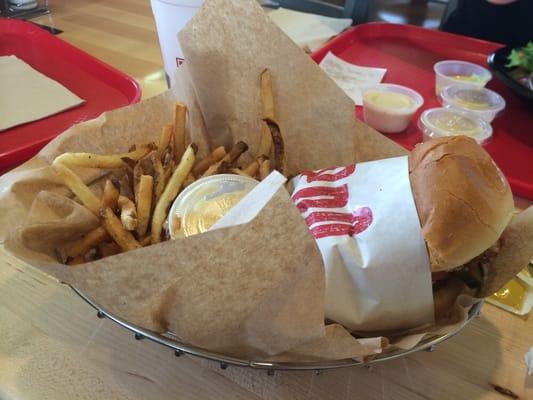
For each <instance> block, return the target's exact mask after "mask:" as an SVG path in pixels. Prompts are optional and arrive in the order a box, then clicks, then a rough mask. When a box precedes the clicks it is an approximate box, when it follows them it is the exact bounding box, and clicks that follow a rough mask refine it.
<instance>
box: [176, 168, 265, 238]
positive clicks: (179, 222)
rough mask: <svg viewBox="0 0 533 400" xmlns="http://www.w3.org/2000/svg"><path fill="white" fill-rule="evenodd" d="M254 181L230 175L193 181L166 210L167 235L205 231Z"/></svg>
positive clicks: (241, 196)
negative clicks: (168, 209)
mask: <svg viewBox="0 0 533 400" xmlns="http://www.w3.org/2000/svg"><path fill="white" fill-rule="evenodd" d="M257 184H258V182H257V181H256V180H255V179H252V178H247V177H245V176H240V175H232V174H221V175H213V176H209V177H206V178H202V179H199V180H197V181H196V182H194V183H192V184H191V185H190V186H188V187H187V188H186V189H185V190H184V191H183V192H181V193H180V195H179V196H178V197H177V198H176V200H175V201H174V204H173V205H172V208H171V209H170V213H169V215H170V216H171V218H169V231H170V236H171V237H172V238H173V239H176V238H179V237H186V236H192V235H196V234H198V233H203V232H206V231H208V230H209V228H211V227H212V226H213V225H214V224H215V223H216V222H217V221H218V220H219V219H221V218H222V217H223V216H224V215H226V213H227V212H228V211H229V210H231V208H233V206H235V205H236V204H237V203H238V202H239V201H240V200H241V199H242V198H243V197H244V196H246V194H248V192H250V191H251V190H252V189H253V188H254V187H255V186H256V185H257Z"/></svg>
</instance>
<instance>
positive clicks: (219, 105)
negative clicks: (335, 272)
mask: <svg viewBox="0 0 533 400" xmlns="http://www.w3.org/2000/svg"><path fill="white" fill-rule="evenodd" d="M180 39H181V41H182V43H183V49H184V52H185V58H186V59H187V65H186V66H184V67H181V68H180V69H179V72H178V75H177V82H178V83H177V84H176V86H175V88H174V89H173V90H172V91H168V92H166V93H164V94H162V95H160V96H158V97H155V98H151V99H149V100H146V101H143V102H142V103H140V104H136V105H133V106H129V107H125V108H123V109H119V110H115V111H112V112H109V113H105V114H103V115H102V116H100V117H99V118H97V119H95V120H92V121H88V122H85V123H82V124H79V125H76V126H74V127H72V128H71V129H69V130H68V131H66V132H64V133H63V134H62V135H60V136H58V137H57V138H56V139H55V140H54V141H52V142H51V143H50V144H48V145H47V146H46V147H45V148H43V150H42V151H41V152H40V153H39V154H38V155H37V156H36V157H35V158H33V159H32V160H30V161H28V162H27V163H25V164H23V165H22V166H20V167H19V168H17V169H15V170H13V171H12V172H10V173H8V174H6V175H4V176H2V177H0V209H1V210H2V212H1V213H0V240H3V241H4V245H5V246H6V248H7V249H8V250H9V251H11V252H12V253H14V254H15V255H16V256H18V257H20V258H22V259H24V260H27V261H28V262H30V263H31V264H33V265H35V266H37V267H38V268H41V269H42V270H44V271H47V272H49V273H51V274H52V275H54V276H56V277H58V278H59V279H61V280H63V281H65V282H69V283H71V284H73V285H75V286H76V287H78V288H79V289H81V290H82V291H83V292H84V293H85V294H86V295H88V296H89V297H90V298H92V299H93V300H94V301H95V302H96V303H98V304H99V305H100V306H102V307H104V308H106V309H107V310H109V311H110V312H113V313H115V314H117V315H118V316H120V317H122V318H124V319H126V320H129V321H131V322H134V323H137V324H139V325H141V326H143V327H144V328H147V329H151V330H154V331H158V332H164V331H165V330H167V329H168V330H169V331H172V332H173V333H175V334H176V335H177V336H178V337H179V338H180V339H181V340H182V341H184V342H187V343H191V344H195V345H198V346H201V347H204V348H206V349H209V350H214V351H219V352H223V353H225V354H227V355H233V356H238V357H243V358H256V359H257V358H262V359H269V360H285V361H289V360H290V361H302V360H305V361H307V360H328V359H339V358H350V357H364V356H368V355H372V354H376V353H378V352H380V351H382V347H383V346H384V345H386V344H387V341H386V340H383V339H382V338H380V337H376V338H367V339H364V340H362V339H359V340H358V339H355V338H353V337H352V336H350V335H349V334H348V333H347V332H346V331H345V330H344V329H343V328H342V327H340V326H338V325H332V326H327V327H325V326H324V322H323V318H324V301H323V299H324V270H323V265H322V260H321V256H320V253H319V251H318V249H317V247H316V244H315V241H314V239H313V237H312V236H311V234H310V233H309V230H308V228H307V226H306V224H305V222H304V221H303V219H302V218H301V216H300V215H299V213H298V210H297V209H296V208H295V207H294V205H293V204H292V202H291V200H290V198H289V196H288V193H287V192H286V191H284V189H283V190H281V191H280V192H279V193H278V194H277V195H276V196H275V197H274V198H273V199H272V200H271V201H270V202H269V203H267V205H266V206H265V208H264V209H263V210H262V212H261V213H260V214H259V215H258V216H257V218H255V219H254V220H252V221H251V222H250V223H248V224H245V225H240V226H236V227H233V228H227V229H222V230H218V231H213V232H208V233H206V234H203V235H200V236H197V237H190V238H186V239H182V240H176V241H170V242H165V243H161V244H158V245H155V246H151V247H147V248H143V249H139V250H135V251H131V252H128V253H124V254H120V255H117V256H113V257H109V258H105V259H102V260H99V261H96V262H92V263H89V264H84V265H81V266H76V267H75V268H72V267H68V266H64V265H58V264H57V259H56V257H55V252H54V249H55V248H57V247H61V246H65V245H67V244H68V243H69V241H72V240H76V239H77V238H78V237H79V236H81V235H82V234H83V233H85V232H87V231H88V230H90V229H91V228H93V227H94V226H95V224H96V223H97V221H95V219H94V217H93V216H92V215H90V214H89V213H88V212H87V211H86V210H84V209H83V207H81V206H79V205H77V204H76V203H74V202H73V201H72V200H70V199H69V198H67V197H66V195H68V192H67V191H66V190H65V189H64V187H63V186H62V185H61V184H60V183H59V182H58V179H57V177H56V176H55V175H54V173H53V172H52V170H51V168H50V163H51V162H52V161H53V159H54V158H55V157H56V156H57V155H59V154H61V153H63V152H67V151H86V152H96V153H102V154H106V153H107V154H109V153H115V152H122V151H126V150H127V149H128V147H129V146H130V145H131V144H133V143H139V144H140V143H146V142H147V141H150V140H156V139H157V137H158V136H159V133H160V131H161V129H162V127H163V125H164V124H167V123H170V122H172V119H173V109H174V102H175V100H177V99H179V100H181V101H184V102H185V103H187V105H188V107H189V127H188V128H189V130H190V133H191V136H192V138H193V140H194V141H195V142H196V143H197V144H198V145H199V147H200V154H205V153H206V152H207V151H208V150H209V148H213V147H215V146H217V145H220V144H224V145H226V146H230V145H231V144H232V143H234V142H235V141H236V140H239V139H241V140H245V141H247V142H248V143H249V145H250V148H251V149H250V154H251V155H254V154H255V151H256V149H257V146H258V143H259V136H260V135H259V132H260V113H261V112H260V99H259V96H260V95H259V74H260V73H261V71H262V70H263V69H264V68H266V67H268V68H270V69H271V71H272V75H273V79H274V92H275V99H276V105H277V110H278V114H279V121H280V125H281V128H282V130H283V132H284V135H285V138H286V142H287V155H288V167H289V173H291V174H297V173H299V172H301V171H302V170H304V169H319V168H327V167H330V166H332V165H348V164H350V163H352V162H354V161H359V162H361V161H366V160H373V159H379V158H386V157H389V156H397V155H403V154H405V153H406V152H405V151H404V150H402V149H401V148H400V147H399V146H397V145H396V144H394V143H392V142H391V141H389V140H388V139H386V138H385V137H384V136H382V135H380V134H378V133H376V132H375V131H373V130H372V129H371V128H369V127H367V126H366V125H364V124H362V123H361V122H358V121H356V120H355V118H354V113H353V103H352V101H351V100H350V99H349V98H348V97H346V96H345V95H344V93H343V92H342V91H341V89H339V88H338V87H337V86H336V85H335V83H334V82H333V81H331V80H330V79H329V78H328V77H327V76H325V74H324V73H323V72H322V71H321V70H320V68H319V67H318V66H317V65H315V64H314V63H313V62H312V61H311V60H310V59H309V58H308V57H307V56H306V55H305V54H304V53H303V52H302V51H301V50H300V49H299V48H297V47H296V45H295V44H294V43H292V42H291V40H290V39H288V38H287V37H286V36H284V35H283V34H282V33H281V32H280V31H279V29H277V28H276V27H275V26H274V25H273V24H272V23H271V22H270V21H269V20H268V18H267V17H266V15H265V14H264V13H263V11H262V9H261V8H259V7H258V6H257V4H256V2H255V1H254V0H207V1H206V2H205V6H204V7H203V8H202V9H201V10H200V11H199V12H198V14H197V15H196V16H195V18H193V20H192V21H191V23H190V24H189V25H188V27H187V28H186V29H185V30H184V31H183V32H182V34H181V36H180ZM75 172H76V173H78V174H79V175H80V176H81V177H82V179H84V180H85V181H86V182H88V183H91V187H92V188H93V189H94V190H95V191H98V190H100V188H101V183H102V182H101V178H102V176H103V173H104V172H102V171H94V170H81V169H80V170H76V171H75ZM8 233H9V237H7V236H8ZM6 237H7V239H6ZM509 246H512V245H509ZM466 309H467V308H466V307H460V306H459V305H458V306H457V312H456V313H454V314H453V317H452V319H451V320H450V321H448V322H449V325H441V326H437V327H431V328H428V327H423V328H419V329H418V330H415V331H412V332H409V335H407V336H406V335H403V336H401V340H400V339H399V338H398V337H397V335H391V339H392V340H394V341H395V343H396V344H398V345H399V346H402V347H403V348H408V347H412V346H414V345H415V344H416V343H417V342H418V341H419V340H420V339H421V337H423V336H424V335H426V334H432V333H433V332H439V333H446V332H449V331H453V330H454V329H455V328H456V325H454V324H456V323H458V322H460V321H462V320H464V319H465V318H466Z"/></svg>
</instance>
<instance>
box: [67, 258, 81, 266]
mask: <svg viewBox="0 0 533 400" xmlns="http://www.w3.org/2000/svg"><path fill="white" fill-rule="evenodd" d="M84 262H85V257H83V256H77V257H74V258H69V259H67V265H80V264H83V263H84Z"/></svg>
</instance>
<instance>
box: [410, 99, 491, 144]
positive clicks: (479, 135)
mask: <svg viewBox="0 0 533 400" xmlns="http://www.w3.org/2000/svg"><path fill="white" fill-rule="evenodd" d="M418 126H419V128H420V129H421V130H422V132H423V133H424V135H426V136H429V137H430V138H436V137H442V136H458V135H465V136H469V137H471V138H472V139H474V140H476V141H477V142H478V143H484V142H485V141H486V140H487V139H489V138H490V137H491V136H492V127H491V126H490V124H489V123H488V122H487V121H485V120H483V119H481V118H479V117H476V116H475V115H471V114H468V113H465V112H463V111H460V110H455V109H451V108H443V107H440V108H430V109H429V110H426V111H424V112H423V113H422V115H421V116H420V119H419V121H418Z"/></svg>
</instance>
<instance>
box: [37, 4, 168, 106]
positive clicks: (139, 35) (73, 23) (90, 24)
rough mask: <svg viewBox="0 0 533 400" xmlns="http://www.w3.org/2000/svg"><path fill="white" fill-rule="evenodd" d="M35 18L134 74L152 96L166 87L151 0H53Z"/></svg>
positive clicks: (89, 50) (82, 46)
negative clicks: (43, 12) (48, 9)
mask: <svg viewBox="0 0 533 400" xmlns="http://www.w3.org/2000/svg"><path fill="white" fill-rule="evenodd" d="M49 8H50V14H49V15H44V16H41V17H38V18H35V19H33V21H34V22H38V23H41V24H44V25H48V26H52V27H55V28H58V29H61V30H63V31H64V32H63V33H61V34H60V35H59V36H58V37H59V38H60V39H63V40H65V41H67V42H69V43H71V44H72V45H74V46H76V47H79V48H80V49H82V50H84V51H86V52H88V53H89V54H91V55H92V56H94V57H96V58H98V59H100V60H102V61H104V62H106V63H108V64H110V65H112V66H113V67H115V68H117V69H119V70H120V71H123V72H125V73H126V74H128V75H130V76H132V77H134V78H135V79H136V80H137V81H138V82H139V83H140V84H141V87H142V90H143V98H148V97H151V96H153V95H156V94H158V93H160V92H162V91H164V90H166V81H165V76H164V73H163V71H162V68H163V61H162V59H161V52H160V49H159V41H158V37H157V31H156V27H155V22H154V18H153V15H152V10H151V8H150V1H149V0H111V1H106V0H91V1H86V0H69V1H60V0H50V1H49Z"/></svg>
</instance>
